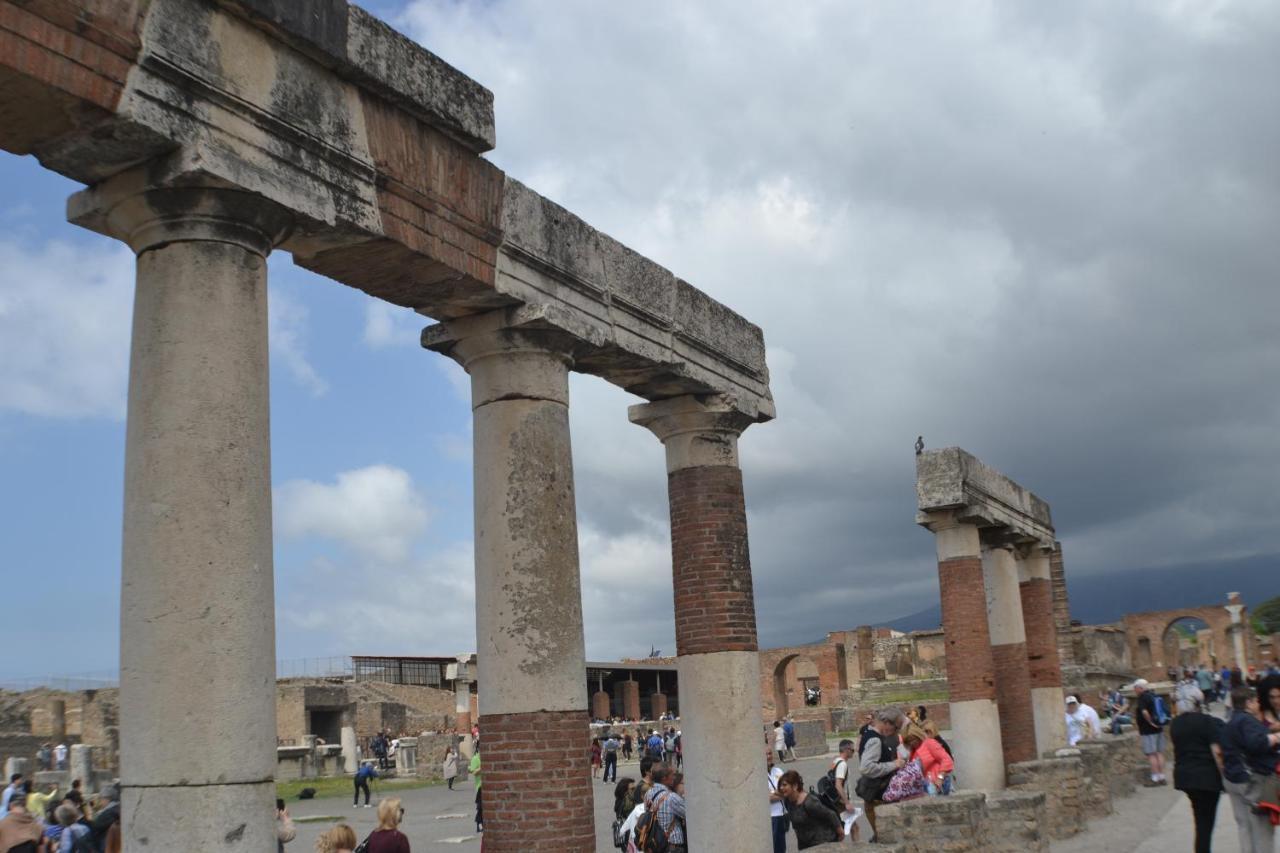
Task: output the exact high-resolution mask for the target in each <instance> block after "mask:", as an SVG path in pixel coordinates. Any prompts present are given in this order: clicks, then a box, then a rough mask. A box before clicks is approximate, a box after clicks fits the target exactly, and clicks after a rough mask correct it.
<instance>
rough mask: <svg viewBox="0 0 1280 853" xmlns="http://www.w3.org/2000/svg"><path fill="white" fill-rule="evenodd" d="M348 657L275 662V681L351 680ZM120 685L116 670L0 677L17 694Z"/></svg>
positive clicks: (1, 683)
mask: <svg viewBox="0 0 1280 853" xmlns="http://www.w3.org/2000/svg"><path fill="white" fill-rule="evenodd" d="M351 677H352V670H351V658H349V657H326V658H289V659H283V660H277V661H276V678H351ZM119 686H120V671H119V670H114V669H113V670H100V671H98V672H79V673H71V674H66V673H62V674H51V675H32V676H26V677H23V678H0V690H12V691H15V692H18V693H22V692H25V691H27V690H39V689H41V688H43V689H46V690H61V691H65V692H67V693H76V692H78V691H81V690H104V689H107V688H111V687H119Z"/></svg>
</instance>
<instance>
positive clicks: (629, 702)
mask: <svg viewBox="0 0 1280 853" xmlns="http://www.w3.org/2000/svg"><path fill="white" fill-rule="evenodd" d="M613 690H614V699H615V701H617V703H618V705H620V706H621V707H622V719H624V720H632V721H633V722H634V721H637V720H639V719H640V683H639V682H637V681H630V680H628V681H617V682H614V685H613Z"/></svg>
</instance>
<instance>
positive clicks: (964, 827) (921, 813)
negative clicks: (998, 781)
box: [876, 792, 987, 853]
mask: <svg viewBox="0 0 1280 853" xmlns="http://www.w3.org/2000/svg"><path fill="white" fill-rule="evenodd" d="M876 833H877V836H878V838H879V840H880V841H882V842H884V843H886V844H900V845H901V846H902V849H903V853H969V851H979V850H984V849H985V848H986V846H987V805H986V795H985V794H983V793H980V792H971V793H967V792H962V793H957V794H952V795H951V796H949V797H920V798H918V799H915V800H908V801H907V802H905V803H893V804H892V805H884V806H879V807H877V808H876Z"/></svg>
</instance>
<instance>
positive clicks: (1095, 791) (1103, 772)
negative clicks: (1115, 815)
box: [1075, 741, 1112, 820]
mask: <svg viewBox="0 0 1280 853" xmlns="http://www.w3.org/2000/svg"><path fill="white" fill-rule="evenodd" d="M1075 749H1076V751H1077V752H1079V753H1080V760H1081V762H1082V763H1083V765H1084V784H1083V786H1082V796H1083V797H1084V804H1085V814H1086V815H1088V817H1089V819H1090V820H1092V819H1094V818H1097V817H1101V816H1103V815H1109V814H1111V812H1112V791H1111V754H1110V752H1109V750H1108V749H1107V747H1106V745H1105V744H1103V743H1102V742H1100V741H1082V742H1080V743H1078V744H1076V746H1075Z"/></svg>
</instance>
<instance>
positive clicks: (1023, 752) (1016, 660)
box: [991, 643, 1036, 764]
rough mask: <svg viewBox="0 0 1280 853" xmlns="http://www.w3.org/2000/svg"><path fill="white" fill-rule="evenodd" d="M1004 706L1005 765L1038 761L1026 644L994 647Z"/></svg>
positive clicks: (999, 698)
mask: <svg viewBox="0 0 1280 853" xmlns="http://www.w3.org/2000/svg"><path fill="white" fill-rule="evenodd" d="M991 658H992V662H993V663H994V664H995V670H996V701H997V702H998V703H999V705H1000V738H1001V743H1003V744H1004V761H1005V764H1012V763H1014V762H1016V761H1029V760H1031V759H1033V758H1035V757H1036V718H1035V711H1034V709H1033V706H1032V704H1031V676H1030V673H1029V670H1028V665H1027V644H1026V643H1005V644H1004V645H1000V646H992V647H991Z"/></svg>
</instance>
